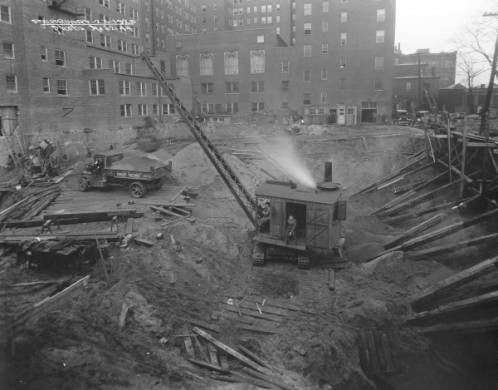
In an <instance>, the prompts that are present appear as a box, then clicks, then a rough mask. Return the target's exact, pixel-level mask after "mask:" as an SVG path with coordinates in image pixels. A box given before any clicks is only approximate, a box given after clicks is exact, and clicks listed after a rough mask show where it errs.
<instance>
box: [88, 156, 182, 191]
mask: <svg viewBox="0 0 498 390" xmlns="http://www.w3.org/2000/svg"><path fill="white" fill-rule="evenodd" d="M171 170H172V168H171V161H169V162H168V164H164V163H163V162H161V161H159V160H155V159H151V158H148V157H146V156H124V155H123V153H115V152H114V153H112V152H110V153H101V154H95V155H94V156H93V161H92V162H91V163H89V164H88V165H87V166H86V168H85V170H84V171H83V172H82V173H81V176H80V179H79V189H80V191H88V190H90V189H94V188H108V187H111V186H120V187H127V188H128V189H129V191H130V195H131V196H132V197H133V198H141V197H143V196H144V195H145V194H146V193H147V192H148V191H151V190H156V189H159V188H161V187H162V185H163V182H164V179H165V178H166V177H167V176H168V174H169V173H170V172H171Z"/></svg>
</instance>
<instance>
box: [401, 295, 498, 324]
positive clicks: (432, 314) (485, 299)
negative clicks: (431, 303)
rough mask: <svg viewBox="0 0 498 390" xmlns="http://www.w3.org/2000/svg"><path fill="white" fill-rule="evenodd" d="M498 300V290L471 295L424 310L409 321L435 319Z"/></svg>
mask: <svg viewBox="0 0 498 390" xmlns="http://www.w3.org/2000/svg"><path fill="white" fill-rule="evenodd" d="M496 302H498V291H493V292H490V293H487V294H482V295H478V296H476V297H471V298H467V299H462V300H460V301H455V302H450V303H446V304H444V305H441V306H438V307H436V308H435V309H431V310H428V311H423V312H420V313H417V314H415V315H413V316H412V317H411V318H410V319H409V320H408V322H410V323H415V322H419V321H421V320H427V319H435V318H437V317H441V316H444V315H447V314H453V313H454V312H459V311H463V310H468V309H472V308H476V307H478V306H482V305H486V304H490V303H496Z"/></svg>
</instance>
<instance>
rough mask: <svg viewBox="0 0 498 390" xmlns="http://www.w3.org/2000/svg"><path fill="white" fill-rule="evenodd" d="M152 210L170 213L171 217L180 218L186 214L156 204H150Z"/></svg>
mask: <svg viewBox="0 0 498 390" xmlns="http://www.w3.org/2000/svg"><path fill="white" fill-rule="evenodd" d="M150 208H151V210H154V211H157V212H158V213H161V214H165V215H169V216H171V217H178V218H183V217H184V215H182V214H179V213H175V212H174V211H171V210H166V209H165V208H162V207H156V206H150Z"/></svg>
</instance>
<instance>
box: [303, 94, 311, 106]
mask: <svg viewBox="0 0 498 390" xmlns="http://www.w3.org/2000/svg"><path fill="white" fill-rule="evenodd" d="M303 104H307V105H309V104H311V93H305V94H304V95H303Z"/></svg>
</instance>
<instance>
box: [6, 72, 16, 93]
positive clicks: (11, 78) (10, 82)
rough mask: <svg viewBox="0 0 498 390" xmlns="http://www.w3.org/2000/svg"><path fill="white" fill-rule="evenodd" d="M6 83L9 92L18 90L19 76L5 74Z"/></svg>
mask: <svg viewBox="0 0 498 390" xmlns="http://www.w3.org/2000/svg"><path fill="white" fill-rule="evenodd" d="M5 83H6V85H7V92H17V76H15V75H7V76H5Z"/></svg>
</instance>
